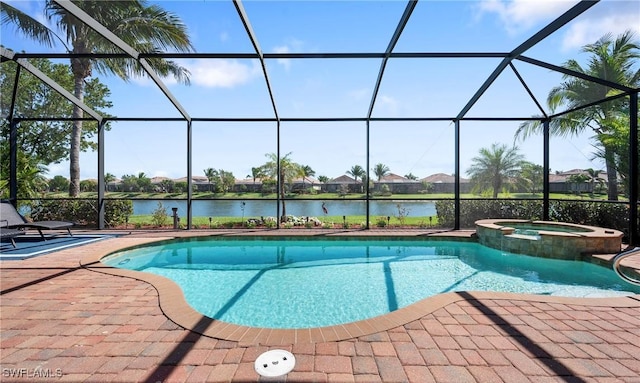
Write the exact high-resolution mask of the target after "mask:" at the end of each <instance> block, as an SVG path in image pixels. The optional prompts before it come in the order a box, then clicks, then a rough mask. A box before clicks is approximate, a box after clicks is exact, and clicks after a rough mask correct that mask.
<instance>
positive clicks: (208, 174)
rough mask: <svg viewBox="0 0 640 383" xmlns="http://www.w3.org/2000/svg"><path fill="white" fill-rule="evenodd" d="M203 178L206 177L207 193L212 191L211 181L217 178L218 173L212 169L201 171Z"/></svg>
mask: <svg viewBox="0 0 640 383" xmlns="http://www.w3.org/2000/svg"><path fill="white" fill-rule="evenodd" d="M203 171H204V176H205V177H207V181H209V191H213V186H212V184H213V180H215V179H216V178H218V171H217V170H216V169H214V168H206V169H204V170H203Z"/></svg>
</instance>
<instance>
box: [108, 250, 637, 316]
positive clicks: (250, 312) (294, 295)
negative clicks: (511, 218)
mask: <svg viewBox="0 0 640 383" xmlns="http://www.w3.org/2000/svg"><path fill="white" fill-rule="evenodd" d="M102 262H103V263H105V264H107V265H110V266H113V267H121V268H127V269H132V270H138V271H142V272H148V273H153V274H158V275H162V276H165V277H167V278H170V279H172V280H173V281H175V282H176V283H177V284H178V285H179V286H180V287H181V288H182V290H183V293H184V295H185V298H186V300H187V302H188V303H189V304H190V305H191V306H192V307H193V308H194V309H195V310H196V311H198V312H200V313H202V314H204V315H206V316H208V317H211V318H215V319H219V320H222V321H226V322H230V323H235V324H238V325H245V326H254V327H270V328H309V327H322V326H330V325H336V324H341V323H347V322H353V321H357V320H361V319H367V318H371V317H374V316H378V315H382V314H386V313H389V312H391V311H394V310H397V309H399V308H401V307H405V306H407V305H410V304H412V303H414V302H417V301H419V300H421V299H424V298H426V297H429V296H433V295H436V294H440V293H446V292H452V291H474V290H475V291H506V292H516V293H530V294H548V295H560V296H573V297H611V296H620V295H629V294H633V293H640V288H638V287H635V286H633V285H630V284H627V283H626V282H624V281H623V280H622V279H620V278H619V277H618V276H617V275H616V274H615V273H614V272H613V271H611V270H609V269H606V268H603V267H600V266H596V265H592V264H589V263H585V262H577V261H564V260H553V259H543V258H536V257H530V256H526V255H520V254H511V253H504V252H501V251H500V250H495V249H491V248H488V247H485V246H482V245H479V244H477V243H472V242H456V241H429V240H424V239H411V240H405V239H402V240H400V239H386V240H383V239H366V240H360V239H359V240H354V239H307V240H305V239H289V238H277V239H275V238H250V239H249V238H242V239H221V238H215V239H208V240H202V239H190V240H189V239H187V240H173V241H167V242H162V243H160V244H157V245H152V246H147V247H140V248H136V249H132V250H127V251H123V252H120V253H117V254H114V255H111V256H109V257H107V258H104V259H103V260H102Z"/></svg>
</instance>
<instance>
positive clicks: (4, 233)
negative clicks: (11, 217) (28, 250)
mask: <svg viewBox="0 0 640 383" xmlns="http://www.w3.org/2000/svg"><path fill="white" fill-rule="evenodd" d="M5 222H7V221H6V220H4V219H3V220H2V225H5ZM23 234H24V230H20V229H9V228H8V227H6V226H1V227H0V239H9V240H10V241H11V244H12V245H13V247H18V246H16V241H15V240H14V238H15V237H17V236H19V235H23Z"/></svg>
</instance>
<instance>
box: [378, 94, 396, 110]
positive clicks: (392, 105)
mask: <svg viewBox="0 0 640 383" xmlns="http://www.w3.org/2000/svg"><path fill="white" fill-rule="evenodd" d="M377 104H378V106H379V107H380V108H381V109H383V110H387V111H389V112H391V113H396V112H397V111H398V109H399V108H400V103H399V102H398V100H396V99H395V98H393V97H390V96H386V95H378V98H377Z"/></svg>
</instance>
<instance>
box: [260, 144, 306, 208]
mask: <svg viewBox="0 0 640 383" xmlns="http://www.w3.org/2000/svg"><path fill="white" fill-rule="evenodd" d="M290 155H291V152H289V153H287V154H286V155H285V156H284V157H282V158H280V162H279V164H280V166H279V167H280V173H279V174H278V155H277V154H276V153H267V154H266V156H267V158H269V161H268V162H267V163H266V164H264V165H262V166H261V168H262V170H263V171H264V175H265V176H266V177H270V178H272V179H277V180H278V181H279V182H278V183H279V185H280V188H279V189H280V190H279V192H280V200H281V201H282V219H283V220H284V217H285V216H286V215H287V207H286V204H285V201H284V196H285V187H284V186H285V183H287V182H291V181H292V180H293V179H295V178H297V177H300V176H301V175H302V170H301V168H302V166H300V165H299V164H297V163H295V162H293V161H292V160H291V158H289V156H290Z"/></svg>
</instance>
